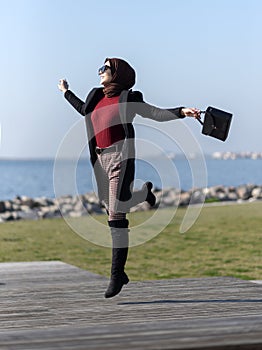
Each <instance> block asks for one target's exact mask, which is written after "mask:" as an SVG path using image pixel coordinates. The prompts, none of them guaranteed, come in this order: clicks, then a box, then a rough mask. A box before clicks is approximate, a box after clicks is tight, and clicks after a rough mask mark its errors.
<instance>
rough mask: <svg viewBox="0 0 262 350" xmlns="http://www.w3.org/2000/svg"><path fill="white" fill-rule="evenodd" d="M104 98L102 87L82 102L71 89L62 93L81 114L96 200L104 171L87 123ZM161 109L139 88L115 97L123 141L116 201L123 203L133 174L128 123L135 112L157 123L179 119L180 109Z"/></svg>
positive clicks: (131, 135) (129, 192) (131, 132)
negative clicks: (93, 175) (94, 179)
mask: <svg viewBox="0 0 262 350" xmlns="http://www.w3.org/2000/svg"><path fill="white" fill-rule="evenodd" d="M103 97H104V93H103V88H94V89H92V90H91V91H90V93H89V94H88V96H87V98H86V100H85V102H83V101H82V100H81V99H79V98H78V97H77V96H76V95H75V94H74V93H73V92H72V91H70V90H67V91H66V92H65V98H66V99H67V100H68V102H69V103H70V104H71V105H72V106H73V107H74V108H75V109H76V110H77V111H78V112H79V113H80V114H82V115H83V116H84V117H85V122H86V129H87V136H88V143H89V151H90V160H91V163H92V165H93V167H94V172H95V177H96V181H97V187H98V196H99V199H100V201H102V200H103V192H102V191H101V188H102V186H101V185H102V184H103V182H104V176H105V174H104V171H103V169H102V168H101V167H100V165H99V162H97V154H96V152H95V149H96V140H95V137H94V136H95V135H94V130H93V125H92V122H91V118H90V117H91V113H92V112H93V110H94V108H95V106H96V105H97V103H98V102H99V101H100V100H101V99H102V98H103ZM182 108H183V107H179V108H172V109H162V108H158V107H155V106H152V105H150V104H148V103H146V102H144V101H143V95H142V93H141V92H140V91H132V90H129V91H128V90H123V91H122V92H121V94H120V97H119V114H120V120H121V122H122V125H123V127H124V131H125V140H124V143H123V147H122V152H121V153H122V167H121V174H120V186H119V191H118V195H117V198H118V199H119V201H120V202H121V201H123V202H126V201H128V200H130V198H131V196H132V183H133V181H134V174H135V142H134V139H135V131H134V127H133V125H132V122H133V120H134V118H135V116H136V114H138V115H140V116H141V117H144V118H149V119H153V120H156V121H159V122H163V121H169V120H174V119H178V118H183V116H181V113H180V112H181V109H182Z"/></svg>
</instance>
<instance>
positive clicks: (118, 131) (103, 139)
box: [91, 96, 125, 148]
mask: <svg viewBox="0 0 262 350" xmlns="http://www.w3.org/2000/svg"><path fill="white" fill-rule="evenodd" d="M118 102H119V96H114V97H106V96H105V97H103V98H102V100H100V101H99V102H98V104H97V105H96V107H95V109H94V111H93V112H92V114H91V121H92V124H93V128H94V133H95V138H96V144H97V146H98V147H100V148H105V147H109V146H111V145H113V144H114V143H115V142H117V141H120V140H123V139H124V138H125V132H124V128H123V125H122V124H121V120H120V115H119V109H118V108H119V105H118Z"/></svg>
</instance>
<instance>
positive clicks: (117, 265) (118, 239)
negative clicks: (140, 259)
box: [105, 219, 129, 298]
mask: <svg viewBox="0 0 262 350" xmlns="http://www.w3.org/2000/svg"><path fill="white" fill-rule="evenodd" d="M108 225H109V227H110V230H111V235H112V267H111V279H110V283H109V286H108V288H107V290H106V292H105V298H112V297H114V296H115V295H117V294H118V293H120V291H121V289H122V287H123V285H124V284H127V283H128V282H129V279H128V277H127V275H126V273H125V271H124V269H125V263H126V260H127V254H128V220H126V219H123V220H112V221H108Z"/></svg>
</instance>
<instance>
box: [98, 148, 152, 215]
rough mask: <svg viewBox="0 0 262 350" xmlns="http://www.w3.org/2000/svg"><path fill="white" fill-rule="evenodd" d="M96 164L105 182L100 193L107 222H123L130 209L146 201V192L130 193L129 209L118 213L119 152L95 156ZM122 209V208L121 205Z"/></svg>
mask: <svg viewBox="0 0 262 350" xmlns="http://www.w3.org/2000/svg"><path fill="white" fill-rule="evenodd" d="M97 158H98V162H99V163H100V166H101V167H102V169H103V171H104V173H105V175H106V176H105V181H103V188H102V189H100V191H101V192H102V194H103V200H104V204H105V207H106V209H107V211H108V215H109V221H111V220H123V219H125V218H126V213H127V212H128V211H129V209H130V207H133V206H135V205H137V204H138V203H141V202H143V201H145V200H146V196H147V190H145V189H143V190H139V191H134V192H133V191H132V199H131V201H130V202H129V209H127V208H126V210H121V211H118V210H117V209H116V208H117V207H119V205H118V204H119V200H118V199H117V194H118V193H119V186H121V184H120V172H121V164H122V156H121V152H119V151H114V152H102V153H101V154H98V155H97ZM122 208H124V206H123V205H122Z"/></svg>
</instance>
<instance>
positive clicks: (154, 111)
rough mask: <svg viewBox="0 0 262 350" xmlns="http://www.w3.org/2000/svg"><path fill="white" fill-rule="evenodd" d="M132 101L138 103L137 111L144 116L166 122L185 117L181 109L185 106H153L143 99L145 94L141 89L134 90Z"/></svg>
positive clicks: (135, 107) (136, 105)
mask: <svg viewBox="0 0 262 350" xmlns="http://www.w3.org/2000/svg"><path fill="white" fill-rule="evenodd" d="M130 102H135V103H136V104H135V106H134V109H135V112H136V114H138V115H140V116H141V117H143V118H148V119H153V120H155V121H158V122H165V121H169V120H175V119H181V118H184V117H185V116H183V115H181V109H182V108H184V107H176V108H159V107H156V106H153V105H151V104H149V103H147V102H145V101H144V100H143V95H142V93H141V92H140V91H134V92H132V93H131V96H130Z"/></svg>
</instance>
